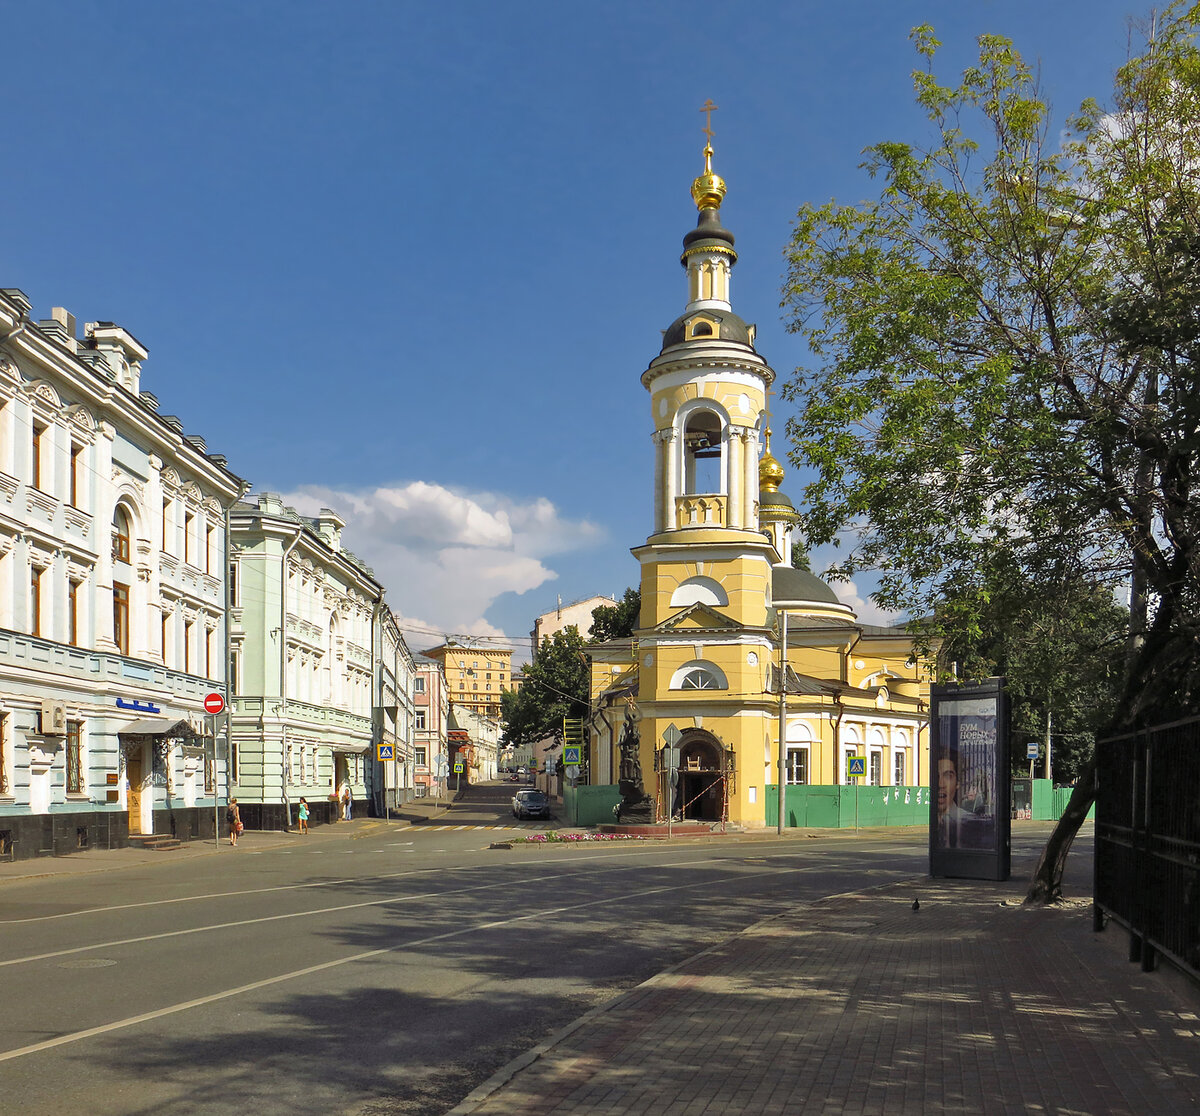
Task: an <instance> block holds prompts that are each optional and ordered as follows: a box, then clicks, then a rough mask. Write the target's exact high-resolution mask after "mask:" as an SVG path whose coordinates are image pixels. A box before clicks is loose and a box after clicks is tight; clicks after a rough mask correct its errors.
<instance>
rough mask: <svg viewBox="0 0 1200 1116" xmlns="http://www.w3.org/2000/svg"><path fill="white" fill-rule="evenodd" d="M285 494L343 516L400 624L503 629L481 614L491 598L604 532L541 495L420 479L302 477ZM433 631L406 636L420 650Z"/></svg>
mask: <svg viewBox="0 0 1200 1116" xmlns="http://www.w3.org/2000/svg"><path fill="white" fill-rule="evenodd" d="M283 501H284V503H286V504H288V505H290V506H291V507H294V508H295V509H296V510H297V511H298V512H300V513H301V514H302V515H307V516H314V515H316V514H317V512H318V511H319V510H320V509H321V508H323V507H326V508H332V509H333V511H335V512H337V514H338V515H339V516H341V518H342V519H344V520H345V521H346V526H345V529H344V530H343V532H342V541H343V542H344V544H345V546H346V547H347V549H349V550H351V551H353V552H354V553H355V554H356V555H357V556H358V557H359V558H361V559H362V560H363V561H364V562H365V563H366V564H367V565H368V566H370V567H371V568H372V570H373V571H374V573H375V578H376V580H378V581H379V583H380V584H381V585H383V586H384V588H385V589H386V590H387V599H388V603H389V604H390V605H391V607H392V610H393V611H394V612H395V613H396V615H397V616H399V617H400V618H401V621H402V624H404V625H405V626H406V627H411V628H416V629H420V628H425V629H430V630H431V631H432V632H450V633H454V634H462V635H502V634H503V633H501V632H500V631H499V630H498V629H497V628H496V627H495V626H494V625H492V624H490V623H489V622H488V621H487V620H485V619H484V618H483V617H484V613H485V612H487V610H488V608H489V607H490V606H491V605H492V603H493V602H494V601H495V600H496V598H497V597H499V596H500V595H501V594H504V593H524V592H527V591H528V590H530V589H536V588H537V587H538V586H540V585H543V584H545V583H546V582H548V581H552V580H554V579H555V578H556V577H558V574H557V572H556V571H555V570H554V569H553V568H551V567H550V566H548V565H546V564H545V562H544V561H543V560H544V559H548V558H550V557H551V556H553V555H558V554H565V553H567V552H569V551H572V550H580V549H584V548H587V547H589V546H592V545H594V544H595V543H597V542H599V541H601V540H602V539H603V538H604V532H603V531H602V530H601V528H599V527H598V526H596V525H595V524H593V523H590V522H588V521H587V520H568V519H564V518H563V517H562V516H561V515H560V514H559V511H558V509H557V508H556V507H555V506H554V505H553V504H552V503H551V502H550V501H549V500H546V499H543V498H537V499H534V500H531V501H529V502H528V503H521V502H519V501H517V500H514V499H512V498H511V497H508V496H505V495H503V494H500V493H494V492H463V491H455V490H451V489H448V488H444V487H442V486H441V485H436V484H429V483H427V482H425V481H412V482H410V483H407V484H399V485H389V486H380V487H378V488H372V489H365V490H339V489H334V488H326V487H322V486H319V485H305V486H303V487H301V488H299V489H297V490H296V491H294V492H288V493H284V494H283ZM437 638H438V637H437V636H436V635H429V636H427V637H426V636H421V635H417V634H414V635H413V637H412V640H411V642H412V644H413V646H414V647H415V648H418V649H419V648H420V647H422V646H430V645H432V644H434V643H436V642H437ZM426 640H427V641H428V642H426Z"/></svg>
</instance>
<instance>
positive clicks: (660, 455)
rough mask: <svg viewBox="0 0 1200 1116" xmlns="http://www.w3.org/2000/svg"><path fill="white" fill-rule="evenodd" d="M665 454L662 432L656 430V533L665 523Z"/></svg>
mask: <svg viewBox="0 0 1200 1116" xmlns="http://www.w3.org/2000/svg"><path fill="white" fill-rule="evenodd" d="M666 452H667V451H666V447H665V446H664V445H663V432H662V431H661V430H656V431H655V432H654V530H655V531H656V532H661V531H662V530H663V524H664V523H665V522H666V512H665V511H664V510H663V504H664V502H665V501H666V494H665V493H664V491H663V487H664V477H665V475H666V461H665V458H666Z"/></svg>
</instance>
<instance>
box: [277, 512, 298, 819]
mask: <svg viewBox="0 0 1200 1116" xmlns="http://www.w3.org/2000/svg"><path fill="white" fill-rule="evenodd" d="M303 533H304V528H303V527H297V528H296V537H295V538H294V539H292V541H291V542H290V543H288V545H287V549H286V550H285V551H284V552H283V557H282V558H281V559H280V561H279V709H280V714H279V720H280V729H279V766H280V769H281V770H282V772H283V806H284V809H285V810H286V811H287V816H286V817H285V818H284V819H283V831H284V833H290V832H291V829H292V800H291V799H290V798H289V797H288V780H289V779H290V778H291V769H290V767H289V765H288V730H287V561H288V559H289V558H290V557H291V556H292V551H293V550H295V549H296V547H297V546H299V545H300V536H301V535H302V534H303Z"/></svg>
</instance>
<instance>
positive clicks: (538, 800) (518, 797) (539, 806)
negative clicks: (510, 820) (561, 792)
mask: <svg viewBox="0 0 1200 1116" xmlns="http://www.w3.org/2000/svg"><path fill="white" fill-rule="evenodd" d="M512 812H513V817H514V818H548V817H549V816H550V799H548V798H547V797H546V796H545V795H544V794H542V792H541V791H540V790H519V791H517V793H516V794H514V795H513V800H512Z"/></svg>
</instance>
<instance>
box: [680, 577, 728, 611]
mask: <svg viewBox="0 0 1200 1116" xmlns="http://www.w3.org/2000/svg"><path fill="white" fill-rule="evenodd" d="M693 604H706V605H712V606H713V607H714V608H724V607H725V606H726V605H728V604H729V594H727V593H726V592H725V590H724V588H723V587H722V585H721V583H720V582H719V581H716V580H714V579H713V578H711V577H705V576H703V575H702V574H698V575H697V576H695V577H689V578H688V579H687V580H686V581H681V582H680V583H679V584H678V585H677V586H676V587H675V592H673V593H672V594H671V607H672V608H687V606H688V605H693Z"/></svg>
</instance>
